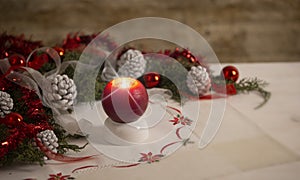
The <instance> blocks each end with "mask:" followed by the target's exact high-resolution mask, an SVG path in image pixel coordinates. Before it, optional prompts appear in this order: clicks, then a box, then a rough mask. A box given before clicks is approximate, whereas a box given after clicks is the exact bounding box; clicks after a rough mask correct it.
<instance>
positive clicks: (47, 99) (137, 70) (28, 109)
mask: <svg viewBox="0 0 300 180" xmlns="http://www.w3.org/2000/svg"><path fill="white" fill-rule="evenodd" d="M96 36H97V34H92V35H80V34H78V33H77V34H73V35H68V36H67V37H66V39H65V40H64V41H63V43H62V44H61V45H57V46H55V47H53V48H52V49H50V48H43V46H44V45H43V44H42V42H41V41H32V40H28V39H25V37H24V35H21V36H12V35H9V34H7V33H2V34H1V35H0V59H1V60H0V63H1V66H0V75H1V76H0V166H6V165H9V164H12V163H18V162H25V163H36V162H38V163H40V164H41V165H43V164H44V163H45V160H46V159H54V160H57V161H64V162H72V161H77V160H82V159H86V158H90V156H88V157H80V158H73V157H68V156H65V155H64V153H65V152H67V151H69V150H73V151H76V152H77V151H80V150H81V149H83V148H84V147H85V146H82V147H80V146H78V145H74V144H70V143H69V141H68V140H69V139H71V138H84V136H82V135H79V134H69V133H68V132H67V131H66V130H65V129H64V128H63V127H62V126H61V125H59V124H58V123H57V122H56V120H55V114H57V113H68V112H71V111H72V105H73V103H74V101H75V99H76V100H77V101H89V100H90V99H89V97H88V96H87V94H89V92H87V91H85V92H80V91H78V92H77V90H76V85H75V84H74V81H73V80H72V77H73V75H74V69H75V66H76V63H74V61H73V60H78V59H79V57H80V55H81V53H82V51H83V50H84V48H85V47H86V46H87V45H88V44H89V43H90V42H91V41H92V39H93V38H95V37H96ZM101 38H102V41H103V42H105V45H106V47H107V48H108V49H114V48H116V47H117V45H116V44H115V43H114V42H113V41H112V40H110V38H109V36H108V35H107V36H103V37H101ZM144 53H146V52H141V51H139V50H137V49H134V48H130V47H125V48H123V51H121V53H120V54H119V55H118V58H117V63H116V67H115V68H116V69H117V70H118V72H119V74H120V75H122V76H129V77H133V78H137V79H138V80H140V81H141V82H142V83H143V84H144V86H145V87H146V88H154V87H156V88H163V89H169V90H170V91H171V92H172V93H173V96H172V98H173V99H174V100H177V101H179V100H180V98H181V97H180V92H179V90H178V89H177V87H176V86H175V85H174V84H173V83H172V81H170V80H169V79H168V78H167V77H165V76H163V75H161V74H160V73H157V72H151V73H146V74H144V70H145V68H146V66H147V61H146V60H145V59H144V56H143V54H144ZM158 54H162V55H164V56H168V57H170V58H173V59H176V60H177V61H178V62H179V63H180V64H181V65H182V66H183V67H184V68H185V69H186V70H187V71H188V74H187V76H186V77H182V76H178V77H176V78H177V79H178V80H179V81H180V82H181V83H182V87H184V88H183V91H184V92H183V93H184V94H186V95H187V96H188V97H191V98H196V99H212V98H224V97H226V96H229V95H234V94H237V93H245V92H250V91H255V92H258V93H259V95H260V96H261V97H262V98H263V102H262V103H261V104H260V105H259V106H258V107H261V106H262V105H263V104H265V103H266V102H267V101H268V99H269V98H270V95H271V94H270V92H268V91H266V90H264V87H265V86H266V85H267V83H266V82H264V81H262V80H259V79H257V78H244V79H241V80H239V81H237V80H238V78H239V72H238V69H236V68H235V67H233V66H227V67H225V68H223V70H222V72H220V74H219V75H213V73H212V72H210V69H209V67H208V66H207V65H206V64H205V63H204V62H203V61H202V57H201V56H196V55H193V54H192V53H191V52H190V51H189V50H188V49H180V48H176V49H174V50H165V51H161V52H158ZM57 59H61V62H60V63H61V64H64V65H65V66H64V68H61V69H60V70H57V67H56V66H57V63H58V62H57ZM157 63H161V62H157ZM74 64H75V66H73V65H74ZM174 68H175V67H170V68H168V69H163V70H162V71H174ZM103 71H105V65H103V67H101V71H100V73H99V75H98V76H97V79H96V84H95V91H94V90H91V92H96V94H95V95H93V96H95V98H96V100H100V99H101V97H102V92H103V89H104V87H105V86H106V84H107V81H108V80H110V77H109V73H105V72H104V73H103ZM40 75H43V77H42V78H41V76H40ZM224 79H225V81H224ZM33 82H34V83H33ZM35 83H36V84H38V86H34V85H33V84H35ZM43 83H48V85H47V87H51V88H50V89H49V88H48V89H43V88H44V87H45V86H44V84H43ZM224 87H225V88H224ZM210 92H215V93H213V94H212V93H210ZM83 93H84V95H83ZM181 93H182V92H181ZM258 107H257V108H258Z"/></svg>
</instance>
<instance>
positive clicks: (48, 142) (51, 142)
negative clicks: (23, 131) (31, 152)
mask: <svg viewBox="0 0 300 180" xmlns="http://www.w3.org/2000/svg"><path fill="white" fill-rule="evenodd" d="M37 139H38V140H39V141H41V142H42V143H43V145H44V146H45V147H47V148H48V149H49V150H51V151H52V152H54V153H57V147H58V146H59V144H58V138H57V137H56V135H55V133H54V132H53V130H49V129H47V130H45V131H42V132H39V133H38V134H37Z"/></svg>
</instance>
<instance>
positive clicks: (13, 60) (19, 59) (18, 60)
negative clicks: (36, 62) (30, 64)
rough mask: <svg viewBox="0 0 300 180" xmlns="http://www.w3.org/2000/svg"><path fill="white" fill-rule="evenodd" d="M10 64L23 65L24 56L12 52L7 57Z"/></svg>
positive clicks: (24, 61)
mask: <svg viewBox="0 0 300 180" xmlns="http://www.w3.org/2000/svg"><path fill="white" fill-rule="evenodd" d="M8 61H9V63H10V65H11V66H25V64H26V60H25V57H24V56H22V55H19V54H13V55H11V56H10V57H9V58H8Z"/></svg>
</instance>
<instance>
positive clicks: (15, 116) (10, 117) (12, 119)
mask: <svg viewBox="0 0 300 180" xmlns="http://www.w3.org/2000/svg"><path fill="white" fill-rule="evenodd" d="M0 122H1V123H3V124H5V125H7V126H9V127H16V126H18V125H20V124H21V122H23V117H22V116H21V115H20V114H19V113H14V112H12V113H9V114H7V115H6V116H5V117H4V118H2V119H1V120H0Z"/></svg>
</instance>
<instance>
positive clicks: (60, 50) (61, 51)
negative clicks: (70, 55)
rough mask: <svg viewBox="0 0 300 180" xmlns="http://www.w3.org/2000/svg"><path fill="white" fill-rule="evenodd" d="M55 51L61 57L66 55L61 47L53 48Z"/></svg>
mask: <svg viewBox="0 0 300 180" xmlns="http://www.w3.org/2000/svg"><path fill="white" fill-rule="evenodd" d="M53 49H54V50H55V51H56V52H57V53H58V55H59V56H63V55H65V50H64V49H63V48H61V47H53Z"/></svg>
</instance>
